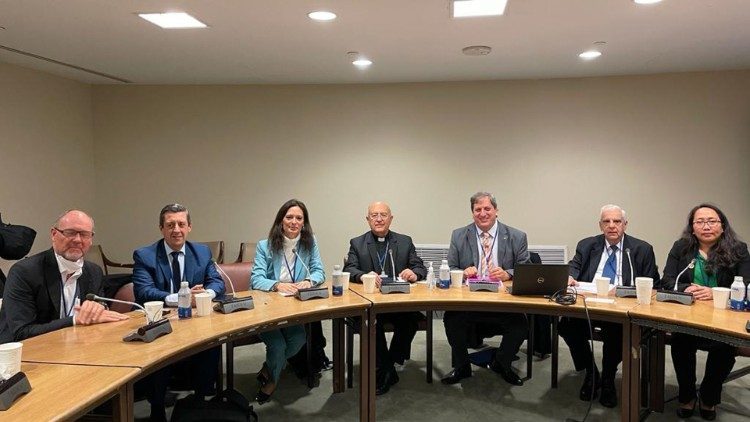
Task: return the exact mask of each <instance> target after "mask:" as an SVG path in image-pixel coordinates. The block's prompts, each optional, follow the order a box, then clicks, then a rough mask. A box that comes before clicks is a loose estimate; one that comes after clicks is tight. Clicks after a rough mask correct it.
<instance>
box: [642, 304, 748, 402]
mask: <svg viewBox="0 0 750 422" xmlns="http://www.w3.org/2000/svg"><path fill="white" fill-rule="evenodd" d="M629 315H630V321H631V324H632V326H633V327H632V330H631V335H632V338H631V342H632V344H638V343H640V342H641V341H642V336H643V334H644V332H646V329H652V330H655V332H654V333H653V335H652V336H650V337H651V338H650V340H651V342H650V344H651V346H650V347H649V351H650V353H649V356H648V359H649V362H650V364H649V367H650V371H651V373H650V376H649V396H648V407H649V408H650V410H653V411H657V412H662V411H663V410H664V362H665V359H664V354H665V336H664V334H665V333H666V332H676V333H683V334H690V335H694V336H698V337H704V338H708V339H711V340H716V341H721V342H724V343H727V344H730V345H732V346H735V347H750V333H748V332H747V331H746V330H745V324H746V323H747V321H748V319H750V315H748V313H746V312H735V311H731V310H729V309H716V308H714V306H713V301H711V300H709V301H704V300H698V301H695V303H693V305H691V306H686V305H678V304H674V303H664V302H654V301H652V302H651V304H650V305H637V306H635V307H634V308H633V309H631V310H630V312H629ZM637 369H638V368H637V367H635V368H633V367H631V375H630V379H631V383H634V385H636V386H637V385H639V384H640V377H641V373H640V371H638V370H637ZM636 397H641V396H639V395H636ZM641 405H642V403H641V402H640V401H639V400H634V403H631V412H633V411H636V412H638V411H640V408H641Z"/></svg>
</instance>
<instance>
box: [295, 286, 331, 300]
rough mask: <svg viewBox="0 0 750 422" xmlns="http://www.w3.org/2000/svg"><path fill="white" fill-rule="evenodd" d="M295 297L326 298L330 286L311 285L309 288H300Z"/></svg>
mask: <svg viewBox="0 0 750 422" xmlns="http://www.w3.org/2000/svg"><path fill="white" fill-rule="evenodd" d="M294 297H296V298H297V299H299V300H309V299H315V298H320V299H326V298H328V287H309V288H307V289H299V290H297V293H295V294H294Z"/></svg>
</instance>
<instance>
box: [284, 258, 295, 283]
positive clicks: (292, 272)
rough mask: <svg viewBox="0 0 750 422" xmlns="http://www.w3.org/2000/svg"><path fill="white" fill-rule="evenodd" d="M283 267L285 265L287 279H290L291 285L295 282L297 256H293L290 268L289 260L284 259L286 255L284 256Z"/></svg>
mask: <svg viewBox="0 0 750 422" xmlns="http://www.w3.org/2000/svg"><path fill="white" fill-rule="evenodd" d="M284 265H286V269H287V271H289V277H290V278H291V279H292V283H294V282H296V281H297V280H295V278H296V273H295V270H296V269H297V254H294V262H293V265H292V266H290V265H289V260H287V259H286V254H284Z"/></svg>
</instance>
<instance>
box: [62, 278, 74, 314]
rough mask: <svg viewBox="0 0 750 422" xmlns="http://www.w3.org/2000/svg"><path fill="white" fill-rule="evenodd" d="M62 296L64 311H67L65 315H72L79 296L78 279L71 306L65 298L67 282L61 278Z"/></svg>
mask: <svg viewBox="0 0 750 422" xmlns="http://www.w3.org/2000/svg"><path fill="white" fill-rule="evenodd" d="M60 296H61V297H62V303H63V311H65V316H70V314H71V312H73V307H74V306H75V303H76V298H77V297H78V280H76V291H75V292H74V294H73V300H72V301H71V303H70V307H68V302H67V301H66V300H65V283H63V281H62V280H60Z"/></svg>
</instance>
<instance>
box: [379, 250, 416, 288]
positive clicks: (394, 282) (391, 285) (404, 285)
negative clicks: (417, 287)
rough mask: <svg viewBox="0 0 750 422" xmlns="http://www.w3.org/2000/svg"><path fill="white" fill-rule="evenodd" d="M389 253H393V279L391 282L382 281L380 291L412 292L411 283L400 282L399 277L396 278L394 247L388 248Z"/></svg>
mask: <svg viewBox="0 0 750 422" xmlns="http://www.w3.org/2000/svg"><path fill="white" fill-rule="evenodd" d="M388 253H389V254H390V255H391V270H392V271H393V280H392V282H390V283H380V293H385V294H388V293H411V285H410V284H409V283H398V279H397V278H396V263H395V261H394V260H393V249H388Z"/></svg>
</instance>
